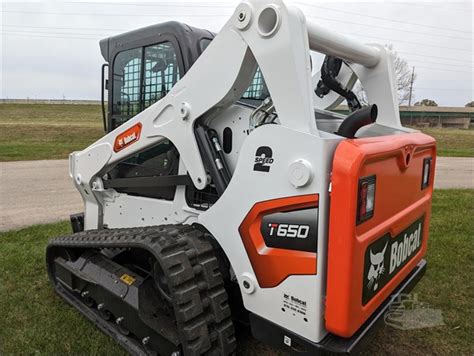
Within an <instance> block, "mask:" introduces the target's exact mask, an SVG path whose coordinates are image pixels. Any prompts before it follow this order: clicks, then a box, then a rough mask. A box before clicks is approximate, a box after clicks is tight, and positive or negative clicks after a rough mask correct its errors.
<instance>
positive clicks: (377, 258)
mask: <svg viewBox="0 0 474 356" xmlns="http://www.w3.org/2000/svg"><path fill="white" fill-rule="evenodd" d="M387 244H388V243H386V244H385V246H384V248H383V250H382V251H381V252H379V253H373V252H372V250H370V268H369V273H368V274H367V279H368V280H369V282H368V283H367V286H368V287H369V289H373V290H374V291H376V290H377V288H378V287H379V283H378V281H379V278H380V276H381V275H382V274H383V273H384V272H385V266H384V260H385V250H386V249H387Z"/></svg>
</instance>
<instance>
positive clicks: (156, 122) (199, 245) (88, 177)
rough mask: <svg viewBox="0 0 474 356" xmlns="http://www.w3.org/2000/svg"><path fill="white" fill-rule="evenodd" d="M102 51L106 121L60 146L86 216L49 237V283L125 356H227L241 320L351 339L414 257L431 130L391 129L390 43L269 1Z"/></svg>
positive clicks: (372, 321)
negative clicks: (216, 27)
mask: <svg viewBox="0 0 474 356" xmlns="http://www.w3.org/2000/svg"><path fill="white" fill-rule="evenodd" d="M101 51H102V55H103V56H104V58H105V59H106V61H107V62H108V65H109V69H108V81H107V83H106V88H107V90H108V109H107V113H106V112H105V108H104V124H105V127H106V130H107V132H108V133H107V134H106V135H105V136H104V137H103V138H101V139H99V140H98V141H97V142H95V143H94V144H92V145H91V146H89V147H88V148H86V149H85V150H83V151H80V152H74V153H72V154H71V156H70V176H71V178H72V179H73V181H74V184H75V186H76V188H77V190H78V191H79V193H80V194H81V196H82V198H83V201H84V208H85V210H84V213H80V214H76V215H73V216H71V223H72V227H73V231H74V234H72V235H69V236H64V237H60V238H57V239H54V240H52V241H51V242H50V243H49V245H48V247H47V251H46V263H47V268H48V273H49V277H50V279H51V281H52V283H53V285H54V288H55V290H56V291H57V293H59V294H60V295H61V296H62V297H63V298H64V299H65V300H67V301H68V302H69V303H70V304H72V305H73V306H74V307H76V308H77V309H78V310H79V311H81V312H82V313H83V314H84V315H85V316H86V317H88V318H89V319H90V320H91V321H92V322H93V323H94V324H96V325H97V326H98V327H99V328H100V329H102V330H103V331H104V332H105V333H107V334H109V335H110V336H112V337H113V338H115V340H116V341H117V342H118V343H120V344H121V345H122V346H123V347H124V348H125V349H126V350H128V351H129V352H130V353H132V354H160V355H174V356H177V355H200V354H212V355H227V354H233V353H235V352H236V345H237V344H236V337H235V332H234V324H235V323H240V322H242V323H244V324H245V325H249V326H250V328H251V331H252V333H253V335H254V336H255V337H256V338H257V339H260V340H263V341H264V342H267V343H268V344H270V345H272V346H275V347H280V348H282V349H283V350H285V351H287V352H289V353H294V354H308V355H314V354H320V353H324V352H335V353H352V352H356V351H357V350H360V349H361V348H362V347H363V344H364V341H365V340H367V338H368V337H369V336H370V334H371V331H372V330H374V328H375V325H376V324H377V322H379V321H380V320H382V319H383V314H384V312H385V311H386V310H387V309H388V308H389V307H390V305H391V304H392V302H393V301H394V300H395V299H396V298H397V297H398V296H400V295H402V294H403V293H408V292H409V291H410V289H411V288H412V287H413V286H414V285H415V284H416V283H417V281H418V280H419V279H420V277H421V276H422V275H423V273H424V271H425V269H426V262H425V260H424V259H423V257H424V255H425V253H426V248H427V241H428V234H429V221H430V210H431V196H432V192H433V180H434V169H435V160H436V148H435V141H434V139H432V138H431V137H429V136H426V135H424V134H421V133H419V132H416V131H414V130H412V129H409V128H405V127H402V125H401V123H400V118H399V112H398V102H397V93H396V89H395V87H396V85H395V76H394V70H393V59H392V55H391V53H390V52H389V51H387V49H385V48H384V47H383V46H379V45H375V44H359V43H356V42H354V41H352V40H350V39H347V38H345V37H342V36H340V35H337V34H335V33H332V32H329V31H327V30H325V29H324V28H321V27H320V26H319V25H317V24H315V23H311V22H307V21H306V20H305V17H304V16H303V14H302V12H301V11H300V10H299V9H297V8H295V7H287V6H285V4H284V3H282V2H281V1H278V0H268V1H257V0H246V1H244V2H242V3H241V4H240V5H238V7H237V8H236V10H235V12H234V14H233V15H232V17H231V18H230V19H229V20H228V22H227V23H226V24H225V25H224V27H223V28H222V30H221V31H220V32H219V33H218V34H217V35H214V34H213V33H211V32H208V31H205V30H200V29H196V28H192V27H189V26H186V25H183V24H179V23H176V22H171V23H165V24H161V25H156V26H151V27H148V28H145V29H141V30H137V31H133V32H129V33H126V34H123V35H119V36H114V37H111V38H108V39H106V40H103V41H101ZM313 52H318V53H321V54H323V55H325V56H326V57H325V59H324V62H323V64H322V66H321V68H320V70H316V68H312V67H313V65H312V63H313V60H312V59H311V53H313ZM105 69H106V66H104V68H103V82H105V81H104V78H105ZM357 79H358V80H360V82H361V84H362V86H363V87H364V89H365V91H366V93H367V96H368V100H369V103H370V105H368V106H364V107H362V106H361V104H360V103H359V101H358V100H357V97H356V96H355V95H354V93H353V92H352V91H351V88H352V86H353V85H354V83H355V81H356V80H357ZM103 93H104V94H103V98H104V97H105V92H104V91H103ZM344 99H345V100H346V101H347V103H348V106H349V108H350V110H351V111H352V112H351V113H350V114H349V115H347V116H344V115H340V114H336V113H333V112H331V111H330V109H332V108H334V107H335V106H336V105H337V104H339V103H340V102H341V101H342V100H344Z"/></svg>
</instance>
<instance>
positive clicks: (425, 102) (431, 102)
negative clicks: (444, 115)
mask: <svg viewBox="0 0 474 356" xmlns="http://www.w3.org/2000/svg"><path fill="white" fill-rule="evenodd" d="M415 106H438V104H437V103H436V101H434V100H431V99H423V100H422V101H417V102H416V103H415Z"/></svg>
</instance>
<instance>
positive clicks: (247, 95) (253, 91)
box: [242, 68, 269, 100]
mask: <svg viewBox="0 0 474 356" xmlns="http://www.w3.org/2000/svg"><path fill="white" fill-rule="evenodd" d="M267 96H269V94H268V89H267V85H266V84H265V79H263V75H262V72H261V71H260V68H257V71H256V72H255V76H254V77H253V79H252V82H251V83H250V85H249V87H248V88H247V90H246V91H245V92H244V94H243V95H242V99H252V100H263V99H265V98H266V97H267Z"/></svg>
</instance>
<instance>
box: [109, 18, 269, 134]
mask: <svg viewBox="0 0 474 356" xmlns="http://www.w3.org/2000/svg"><path fill="white" fill-rule="evenodd" d="M213 38H214V33H212V32H210V31H207V30H203V29H199V28H196V27H191V26H188V25H186V24H183V23H180V22H176V21H170V22H164V23H160V24H157V25H152V26H148V27H144V28H141V29H138V30H134V31H130V32H126V33H123V34H120V35H117V36H113V37H109V38H106V39H103V40H101V41H100V50H101V53H102V57H103V58H104V59H105V61H106V63H105V64H104V65H103V67H102V89H101V90H102V112H103V120H104V130H105V131H106V132H110V131H112V130H114V129H115V128H117V127H118V126H120V125H122V124H123V123H124V122H126V121H127V120H129V119H130V118H132V117H133V116H135V115H136V114H138V113H139V112H141V111H143V110H145V109H146V108H147V107H149V106H150V105H152V104H153V103H155V102H156V101H158V100H160V99H161V98H163V97H164V96H165V95H166V94H167V93H168V92H169V91H170V90H171V88H172V87H173V86H174V85H175V84H176V83H177V82H178V80H179V79H180V78H181V77H182V76H183V75H184V74H185V73H186V72H187V71H188V70H189V68H191V66H192V65H193V64H194V62H195V61H196V60H197V59H198V57H199V56H200V55H201V54H202V52H204V50H205V49H206V47H207V46H208V45H209V43H210V42H211V41H212V39H213ZM106 67H108V79H105V77H106V75H105V68H106ZM105 91H107V100H108V103H109V105H108V106H107V109H106V105H105ZM268 95H269V94H268V90H267V87H266V85H265V82H264V79H263V76H262V73H261V72H260V71H259V70H257V72H256V74H255V77H254V80H253V81H252V83H251V85H250V86H249V88H248V90H247V91H246V92H245V93H244V95H243V97H242V99H243V101H245V102H247V103H249V104H257V103H259V102H260V101H261V100H263V99H265V98H266V97H267V96H268Z"/></svg>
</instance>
